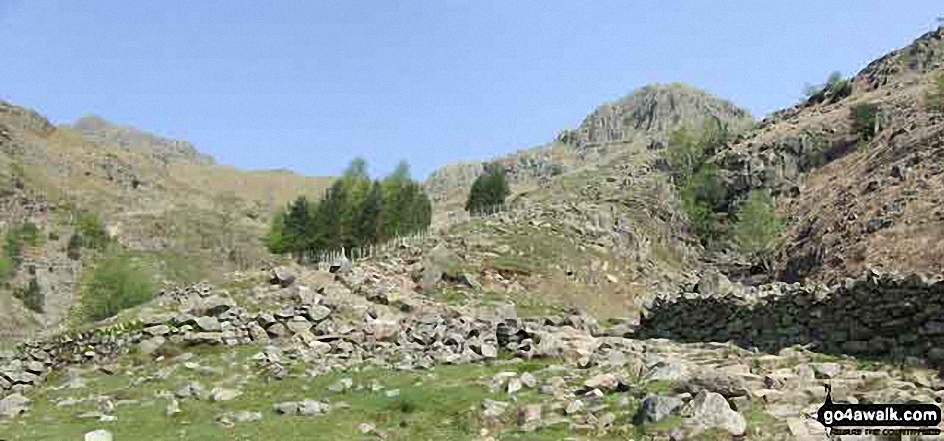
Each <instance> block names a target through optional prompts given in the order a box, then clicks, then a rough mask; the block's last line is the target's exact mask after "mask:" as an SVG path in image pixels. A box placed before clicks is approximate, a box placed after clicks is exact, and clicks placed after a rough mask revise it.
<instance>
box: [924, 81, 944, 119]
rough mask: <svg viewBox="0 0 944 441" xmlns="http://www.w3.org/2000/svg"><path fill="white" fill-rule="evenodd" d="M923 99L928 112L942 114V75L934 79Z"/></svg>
mask: <svg viewBox="0 0 944 441" xmlns="http://www.w3.org/2000/svg"><path fill="white" fill-rule="evenodd" d="M925 99H926V105H927V109H928V111H929V112H933V113H944V73H942V74H938V75H937V76H935V77H934V82H933V83H932V84H931V87H930V88H929V89H928V92H927V95H926V96H925Z"/></svg>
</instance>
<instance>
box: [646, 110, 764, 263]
mask: <svg viewBox="0 0 944 441" xmlns="http://www.w3.org/2000/svg"><path fill="white" fill-rule="evenodd" d="M728 138H729V132H728V129H727V127H726V126H725V124H724V123H723V122H721V121H720V120H718V119H714V118H712V119H709V120H707V121H706V122H705V126H704V127H703V128H702V130H701V132H700V133H693V132H692V131H691V130H688V129H684V128H683V129H679V130H677V131H675V132H674V133H673V134H672V136H671V138H670V141H669V146H668V148H667V150H666V154H665V157H666V161H667V162H668V163H669V166H670V167H671V170H672V175H673V176H672V178H673V180H674V182H675V185H676V188H677V189H678V192H679V198H680V199H681V202H682V210H683V211H684V212H685V213H686V214H687V215H688V218H689V220H690V222H691V224H692V226H693V227H694V229H695V232H696V233H697V234H698V235H699V236H700V237H701V238H702V240H703V241H704V242H705V243H706V244H711V243H714V242H716V241H717V240H719V239H722V238H723V237H727V238H728V239H730V240H731V241H733V242H734V244H735V245H737V247H738V248H739V249H740V251H741V252H743V253H744V254H745V255H747V256H749V257H751V258H755V259H759V260H761V261H766V258H767V257H768V256H769V254H770V253H771V251H772V250H773V246H774V244H775V240H776V238H777V237H778V236H779V235H780V231H781V223H780V220H779V219H778V218H777V215H776V211H775V205H774V200H773V197H771V195H770V192H769V191H767V190H763V189H755V190H752V191H751V192H750V193H749V194H748V195H747V198H746V199H745V200H744V201H742V202H741V203H740V204H738V205H737V210H736V212H735V213H734V214H733V216H732V217H731V218H732V219H733V223H732V225H731V228H729V229H727V230H726V229H724V228H722V225H721V224H720V222H719V220H718V217H719V216H718V214H719V212H720V213H721V214H722V216H721V217H724V216H723V213H724V212H725V211H727V210H729V209H730V207H731V206H732V205H733V204H732V201H731V200H729V199H731V195H729V194H728V191H727V189H726V188H725V186H724V185H723V183H722V182H721V179H720V177H719V169H718V167H717V166H716V165H714V164H711V163H709V162H708V158H710V157H711V156H712V155H714V153H715V152H716V151H718V150H719V149H720V148H721V147H722V146H723V145H725V144H726V143H727V142H728Z"/></svg>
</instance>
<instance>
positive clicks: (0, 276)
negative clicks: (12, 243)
mask: <svg viewBox="0 0 944 441" xmlns="http://www.w3.org/2000/svg"><path fill="white" fill-rule="evenodd" d="M15 274H16V262H14V261H13V259H11V258H10V257H9V256H0V282H3V281H6V280H9V279H11V278H12V277H13V276H14V275H15Z"/></svg>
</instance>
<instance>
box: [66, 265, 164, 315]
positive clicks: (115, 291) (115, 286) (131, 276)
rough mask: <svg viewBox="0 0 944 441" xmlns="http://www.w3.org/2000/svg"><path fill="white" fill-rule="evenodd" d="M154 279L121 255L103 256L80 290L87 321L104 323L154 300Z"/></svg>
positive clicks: (139, 266)
mask: <svg viewBox="0 0 944 441" xmlns="http://www.w3.org/2000/svg"><path fill="white" fill-rule="evenodd" d="M153 280H154V279H153V276H152V274H150V272H149V271H147V270H145V269H144V268H143V267H142V266H141V265H139V264H137V263H136V262H134V261H132V259H131V258H130V257H129V256H127V255H124V254H118V255H114V256H109V257H106V258H104V259H102V260H100V261H99V262H97V264H96V265H95V267H94V268H93V269H92V272H91V274H90V276H89V277H88V278H87V280H86V281H85V286H84V289H83V290H82V304H83V307H84V312H85V315H86V318H88V319H89V320H92V321H98V320H103V319H106V318H108V317H112V316H114V315H115V314H118V312H120V311H121V310H124V309H127V308H131V307H134V306H137V305H140V304H143V303H146V302H147V301H149V300H151V299H152V298H153V297H154V293H155V291H156V289H155V286H154V281H153Z"/></svg>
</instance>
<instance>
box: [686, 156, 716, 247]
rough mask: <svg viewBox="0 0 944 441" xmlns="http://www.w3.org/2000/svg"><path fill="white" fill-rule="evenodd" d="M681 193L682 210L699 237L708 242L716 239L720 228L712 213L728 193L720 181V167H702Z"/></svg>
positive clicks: (687, 182)
mask: <svg viewBox="0 0 944 441" xmlns="http://www.w3.org/2000/svg"><path fill="white" fill-rule="evenodd" d="M679 193H680V197H681V199H682V210H683V211H685V213H686V214H687V215H688V218H689V220H690V221H691V223H692V225H693V226H694V227H695V231H696V232H697V233H698V235H699V236H701V237H702V238H705V239H708V240H712V239H715V238H716V237H717V236H718V228H717V225H716V224H715V221H714V217H713V216H712V213H714V211H715V209H716V208H717V207H718V206H719V205H721V204H722V203H723V202H724V200H725V198H726V197H727V191H726V190H725V188H724V186H723V185H721V182H720V180H719V179H718V167H717V166H715V165H704V166H702V167H701V168H699V169H698V171H697V172H695V174H694V175H692V176H690V177H689V178H688V179H687V180H686V181H685V182H684V184H683V186H682V189H681V191H680V192H679Z"/></svg>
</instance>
